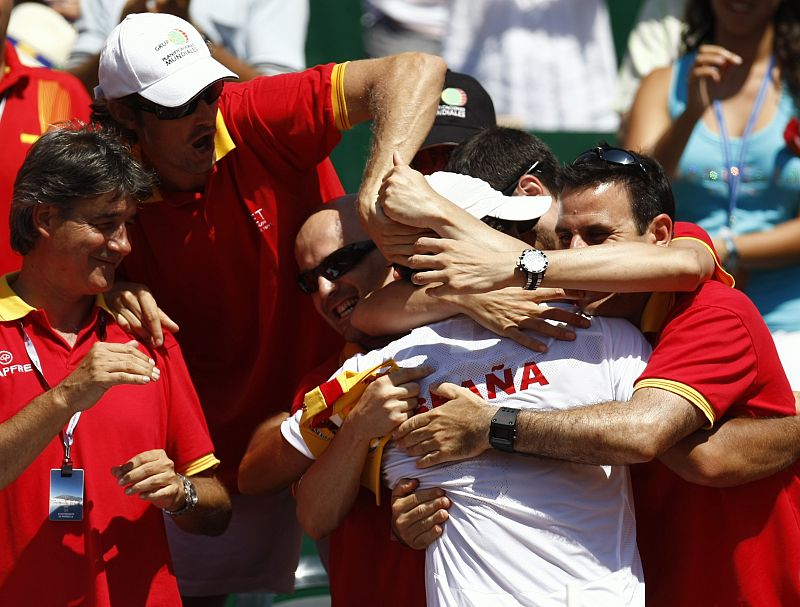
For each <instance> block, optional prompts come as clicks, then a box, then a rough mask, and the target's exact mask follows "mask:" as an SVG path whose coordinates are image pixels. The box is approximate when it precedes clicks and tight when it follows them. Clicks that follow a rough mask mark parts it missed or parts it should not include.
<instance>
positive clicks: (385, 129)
mask: <svg viewBox="0 0 800 607" xmlns="http://www.w3.org/2000/svg"><path fill="white" fill-rule="evenodd" d="M445 70H446V66H445V63H444V61H443V60H442V59H441V58H440V57H436V56H433V55H425V54H422V53H403V54H400V55H392V56H389V57H383V58H380V59H367V60H362V61H353V62H351V63H349V64H348V65H347V68H346V71H345V75H344V98H345V103H346V106H347V113H348V117H349V121H350V123H351V124H358V123H360V122H363V121H365V120H369V119H372V121H373V127H372V130H373V133H374V135H373V139H372V148H371V150H370V155H369V158H368V159H367V164H366V167H365V169H364V177H363V180H362V182H361V188H360V190H359V192H358V207H359V215H360V216H361V219H362V221H363V222H364V225H365V226H366V227H367V230H368V231H369V233H370V235H371V236H372V238H373V240H375V242H376V243H377V244H378V246H379V247H380V248H381V250H383V243H384V232H385V231H386V229H387V226H388V225H389V222H388V221H387V220H386V217H385V216H383V214H382V213H381V211H380V209H379V208H378V207H377V205H376V201H377V197H378V189H379V188H380V185H381V180H382V179H383V177H384V175H385V174H386V172H387V171H388V170H389V169H390V168H391V166H392V154H393V153H394V152H398V153H399V154H400V155H401V156H402V157H403V158H409V159H410V158H412V157H413V156H414V154H415V153H416V151H417V149H418V148H419V146H420V144H421V143H422V141H423V140H424V139H425V136H426V135H427V134H428V131H429V130H430V127H431V124H433V119H434V117H435V115H436V107H437V104H438V99H439V95H440V93H441V91H442V83H443V82H444V73H445ZM414 231H419V230H414Z"/></svg>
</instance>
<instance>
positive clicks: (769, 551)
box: [398, 147, 800, 607]
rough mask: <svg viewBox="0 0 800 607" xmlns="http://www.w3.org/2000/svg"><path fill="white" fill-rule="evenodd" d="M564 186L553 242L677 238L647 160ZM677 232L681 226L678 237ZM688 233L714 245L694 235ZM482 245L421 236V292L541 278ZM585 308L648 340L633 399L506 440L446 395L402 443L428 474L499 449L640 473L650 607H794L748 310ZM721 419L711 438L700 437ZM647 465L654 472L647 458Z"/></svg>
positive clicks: (591, 301)
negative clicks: (486, 271)
mask: <svg viewBox="0 0 800 607" xmlns="http://www.w3.org/2000/svg"><path fill="white" fill-rule="evenodd" d="M562 181H563V183H564V184H565V189H564V191H563V193H562V197H561V202H562V210H561V216H560V218H559V223H558V227H557V235H558V237H559V240H560V242H561V244H562V246H570V247H572V248H581V247H585V246H587V245H593V244H611V243H614V242H626V241H640V242H642V243H645V244H647V243H649V246H652V245H662V246H663V245H666V244H668V243H669V242H670V240H671V239H672V235H673V224H672V220H671V213H672V211H673V209H674V204H673V201H672V193H671V190H670V187H669V183H668V181H667V179H666V177H665V176H664V174H663V171H662V170H661V167H660V166H658V164H657V163H655V162H654V161H652V160H651V159H649V158H647V157H643V156H640V155H638V154H634V153H631V152H629V151H626V150H619V149H615V148H607V147H598V148H596V149H594V150H590V151H588V152H586V153H585V154H582V155H581V156H579V157H578V159H577V160H576V161H575V162H574V163H573V164H572V165H570V166H569V167H567V169H566V170H565V173H564V176H563V178H562ZM634 200H635V201H636V205H634V204H633V201H634ZM681 229H682V226H680V224H679V225H678V226H676V229H675V232H676V236H680V235H681V233H682V232H681ZM487 234H488V232H487ZM687 235H690V236H692V237H695V238H698V237H700V238H703V239H705V240H706V241H707V243H708V244H709V246H710V240H708V237H707V235H705V234H703V233H702V232H701V231H699V230H697V229H696V228H695V229H694V232H693V233H691V234H687ZM482 244H483V245H484V246H483V248H481V253H480V255H478V254H477V250H472V251H469V247H467V248H461V249H460V250H457V249H458V247H455V248H453V247H450V245H449V244H448V243H447V242H444V243H436V242H434V241H432V240H429V239H428V240H423V241H420V242H418V249H419V251H421V252H426V253H434V254H437V255H434V257H437V259H432V258H429V259H427V260H426V261H425V262H422V260H421V259H420V257H421V256H415V257H414V258H412V259H411V260H407V261H408V262H409V263H410V265H412V267H421V266H423V265H427V266H428V267H436V268H440V270H437V271H435V272H429V273H428V275H427V276H426V275H425V273H424V272H423V273H422V274H418V275H417V280H419V282H421V283H425V282H427V281H430V280H432V281H436V282H442V281H444V282H449V281H451V279H453V277H454V276H455V275H456V274H459V275H460V276H461V277H463V276H465V275H466V273H465V269H466V268H467V266H468V265H469V266H470V268H469V269H471V270H475V269H476V268H478V267H484V266H491V264H492V263H493V262H495V263H496V262H499V265H498V266H496V267H495V269H496V273H495V275H494V276H492V278H491V280H497V282H498V284H512V282H511V281H514V280H519V281H521V280H522V279H523V278H524V277H525V275H526V274H529V273H537V272H538V273H539V274H544V273H545V272H546V271H547V267H546V266H545V267H544V268H539V269H538V270H536V269H534V268H531V267H529V266H528V265H527V264H526V263H524V261H525V260H520V261H519V263H518V264H515V263H514V261H513V257H514V256H513V255H512V254H511V253H505V252H498V253H491V252H487V250H486V246H487V245H486V242H485V240H482ZM473 249H477V247H473ZM499 250H500V251H502V250H503V249H499ZM443 252H445V253H446V255H442V253H443ZM516 254H519V251H517V252H516ZM454 255H459V256H460V259H461V263H460V265H459V267H458V268H455V267H454V266H451V265H448V264H447V259H451V260H452V258H453V257H452V256H454ZM465 256H466V257H469V258H471V260H472V261H471V262H470V263H469V264H467V263H466V262H465ZM509 259H511V261H510V263H509V264H508V266H505V265H504V263H503V262H505V261H508V260H509ZM443 262H444V263H443ZM417 264H418V265H417ZM473 275H474V276H476V277H478V278H480V273H479V272H478V273H473ZM537 282H538V280H537ZM453 284H454V283H453V282H450V287H448V288H450V289H452V288H454V287H453ZM459 284H460V288H461V289H469V288H470V287H468V286H466V282H462V283H459ZM585 304H586V308H587V310H589V311H591V312H594V313H603V312H612V313H615V314H617V315H619V314H622V315H624V316H626V317H628V318H629V319H630V320H631V321H633V322H635V323H637V324H639V325H640V326H641V328H642V330H643V331H644V332H645V333H648V334H651V336H652V337H653V340H654V344H655V347H654V350H653V354H652V357H651V359H650V362H649V364H648V367H647V369H646V370H645V372H644V373H643V374H642V376H641V377H640V378H639V379H638V380H637V382H636V384H635V388H634V389H635V392H634V396H633V397H632V398H631V400H630V401H628V402H608V403H600V404H597V405H592V406H590V407H584V408H582V409H577V410H573V411H566V412H550V411H525V412H522V413H520V414H519V415H518V416H516V418H515V419H513V420H508V421H509V422H510V423H511V428H512V431H511V432H508V431H506V432H503V430H504V429H505V430H507V429H508V427H509V426H508V425H507V426H505V427H504V428H500V427H498V425H497V423H496V421H494V420H495V414H496V412H497V410H496V408H495V407H487V406H486V403H485V402H483V401H482V400H481V399H479V398H476V397H475V395H474V394H472V393H470V392H469V391H467V390H462V389H460V388H458V387H456V386H452V385H448V384H445V385H443V386H442V387H440V389H439V394H440V395H441V396H442V397H444V398H445V399H447V400H448V402H447V403H446V404H445V405H443V406H442V407H440V408H438V409H436V410H434V411H432V412H431V413H428V414H424V415H421V416H416V417H414V418H412V419H410V420H409V421H408V422H406V423H405V424H404V425H403V426H402V427H401V428H400V429H399V431H398V442H399V444H400V445H401V446H404V447H405V448H407V449H408V450H409V452H410V453H412V454H415V455H420V456H422V457H421V459H420V462H419V465H420V466H422V467H426V466H429V465H435V464H437V463H440V462H444V461H453V460H458V459H462V458H465V457H472V456H474V455H476V454H478V453H481V452H483V451H484V450H486V449H489V448H491V447H492V446H495V445H499V444H500V443H501V441H500V440H499V439H502V438H505V439H506V441H507V442H506V443H505V444H506V445H508V444H509V442H510V445H511V449H513V450H515V451H519V452H522V453H529V454H535V455H541V456H546V457H553V458H559V459H566V460H570V461H575V462H578V463H590V464H591V463H595V464H596V463H601V464H620V463H638V462H648V463H646V464H643V465H642V466H641V467H636V468H635V469H634V471H633V474H632V475H633V480H634V491H635V494H636V511H637V520H638V524H637V527H638V533H639V548H640V552H641V556H642V562H643V565H644V570H645V582H646V587H647V600H648V605H651V604H652V605H656V606H660V605H664V606H667V605H670V606H671V605H689V606H693V605H697V606H698V607H699V606H707V605H724V606H727V605H731V606H733V605H739V604H743V603H745V604H758V605H775V606H778V605H788V604H795V603H798V602H799V601H800V579H798V576H797V572H798V571H800V548H798V546H800V529H798V525H797V520H798V516H800V512H798V508H799V506H798V503H800V502H799V501H798V499H799V498H800V481H798V476H797V472H798V468H797V465H796V464H794V462H795V460H796V459H797V457H798V447H799V445H798V443H799V442H800V441H798V440H797V424H798V418H797V417H794V413H795V399H794V397H793V395H792V392H791V390H790V389H789V383H788V381H787V379H786V377H785V375H784V373H783V370H782V367H781V365H780V362H779V360H778V357H777V353H776V351H775V347H774V344H773V343H772V340H771V337H770V335H769V332H768V330H767V328H766V326H765V325H764V323H763V320H762V319H761V317H760V315H759V314H758V312H757V310H756V309H755V307H754V306H753V304H752V303H751V302H750V301H749V300H748V299H747V297H746V296H744V295H743V294H742V293H741V292H739V291H736V290H733V289H730V288H728V287H726V286H725V285H723V284H721V283H720V282H719V281H714V280H706V281H704V282H702V283H701V284H700V285H699V286H698V287H697V288H695V289H693V290H691V291H686V292H682V293H681V292H678V293H655V294H651V293H643V294H628V295H626V296H621V295H619V294H617V295H610V296H609V295H607V294H589V296H588V297H587V300H586V302H585ZM776 416H787V417H785V418H783V419H781V418H777V419H775V417H776ZM788 416H791V417H788ZM747 418H761V419H755V420H754V419H747ZM764 418H768V419H764ZM769 418H772V419H769ZM719 422H724V423H723V424H721V425H720V426H719V428H715V429H714V430H713V431H712V432H711V433H708V432H698V430H700V429H701V428H703V427H706V428H710V427H712V426H713V425H715V424H718V423H719ZM443 430H446V432H442V431H443ZM693 433H694V434H693ZM497 448H500V447H497ZM656 457H658V458H659V460H660V461H651V460H654V458H656ZM751 481H752V482H751ZM695 482H696V483H703V484H705V485H708V486H700V485H699V484H693V483H695ZM742 483H747V484H742Z"/></svg>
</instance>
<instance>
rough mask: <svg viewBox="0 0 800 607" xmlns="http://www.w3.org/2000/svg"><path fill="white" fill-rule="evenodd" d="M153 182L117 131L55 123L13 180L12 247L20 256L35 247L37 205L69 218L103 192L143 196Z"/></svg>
mask: <svg viewBox="0 0 800 607" xmlns="http://www.w3.org/2000/svg"><path fill="white" fill-rule="evenodd" d="M154 184H155V177H154V176H153V174H152V173H151V172H150V171H148V170H147V169H145V168H144V167H143V166H142V164H141V163H140V162H139V161H138V160H136V159H134V158H133V157H132V156H131V154H130V148H129V147H128V145H127V144H125V143H123V142H122V141H121V140H120V139H119V137H118V136H117V135H116V134H115V133H113V132H109V131H108V130H107V129H104V128H103V127H101V126H99V125H86V124H83V123H80V122H72V123H65V124H60V125H57V126H55V127H53V128H52V129H51V130H49V131H48V132H47V133H45V134H44V135H42V136H41V137H40V138H39V140H38V141H36V143H34V144H33V145H32V146H31V149H30V150H29V151H28V155H27V156H26V158H25V162H24V163H23V164H22V167H21V168H20V170H19V172H18V173H17V178H16V180H15V181H14V194H13V197H12V200H11V213H10V217H9V222H10V227H11V248H12V249H14V250H15V251H17V252H18V253H20V254H21V255H26V254H28V253H30V251H31V250H32V249H33V247H34V244H35V243H36V240H37V238H38V237H39V233H38V232H37V230H36V226H35V224H34V221H33V213H34V209H35V208H36V206H37V205H39V204H50V205H53V206H54V207H56V208H57V209H58V211H59V213H61V214H62V215H63V216H68V214H69V212H70V210H71V209H72V207H73V206H74V205H75V204H76V203H78V202H80V201H82V200H87V199H91V198H96V197H98V196H103V195H105V194H113V195H114V196H116V197H118V198H125V199H133V200H136V201H141V200H144V199H146V198H147V197H148V196H149V195H150V193H151V191H152V189H153V186H154Z"/></svg>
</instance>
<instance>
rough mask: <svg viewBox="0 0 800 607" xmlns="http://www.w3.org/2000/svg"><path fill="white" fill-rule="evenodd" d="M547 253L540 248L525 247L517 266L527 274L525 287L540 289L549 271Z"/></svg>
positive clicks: (531, 289) (527, 288)
mask: <svg viewBox="0 0 800 607" xmlns="http://www.w3.org/2000/svg"><path fill="white" fill-rule="evenodd" d="M547 265H548V264H547V255H545V254H544V253H542V252H541V251H540V250H538V249H525V250H524V251H523V252H522V254H521V255H520V256H519V258H518V259H517V268H519V269H520V270H521V271H522V273H523V274H524V275H525V284H524V285H523V287H522V288H523V289H525V290H526V291H533V290H534V289H538V288H539V285H540V284H542V280H544V273H545V272H546V271H547Z"/></svg>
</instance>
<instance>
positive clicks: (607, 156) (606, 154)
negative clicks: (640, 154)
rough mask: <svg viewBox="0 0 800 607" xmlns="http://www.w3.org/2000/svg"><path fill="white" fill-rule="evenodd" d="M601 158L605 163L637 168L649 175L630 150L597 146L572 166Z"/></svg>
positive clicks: (573, 162)
mask: <svg viewBox="0 0 800 607" xmlns="http://www.w3.org/2000/svg"><path fill="white" fill-rule="evenodd" d="M596 158H599V159H600V160H602V161H603V162H607V163H609V164H618V165H621V166H635V167H638V168H639V169H641V171H642V172H643V173H647V169H646V168H644V165H643V164H642V163H641V162H639V160H638V159H637V158H636V156H634V155H633V154H631V153H630V152H629V151H628V150H623V149H622V148H612V147H602V146H597V147H596V148H592V149H591V150H586V151H585V152H583V153H582V154H579V155H578V157H577V158H576V159H575V160H573V161H572V164H581V163H583V162H590V161H592V160H594V159H596Z"/></svg>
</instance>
